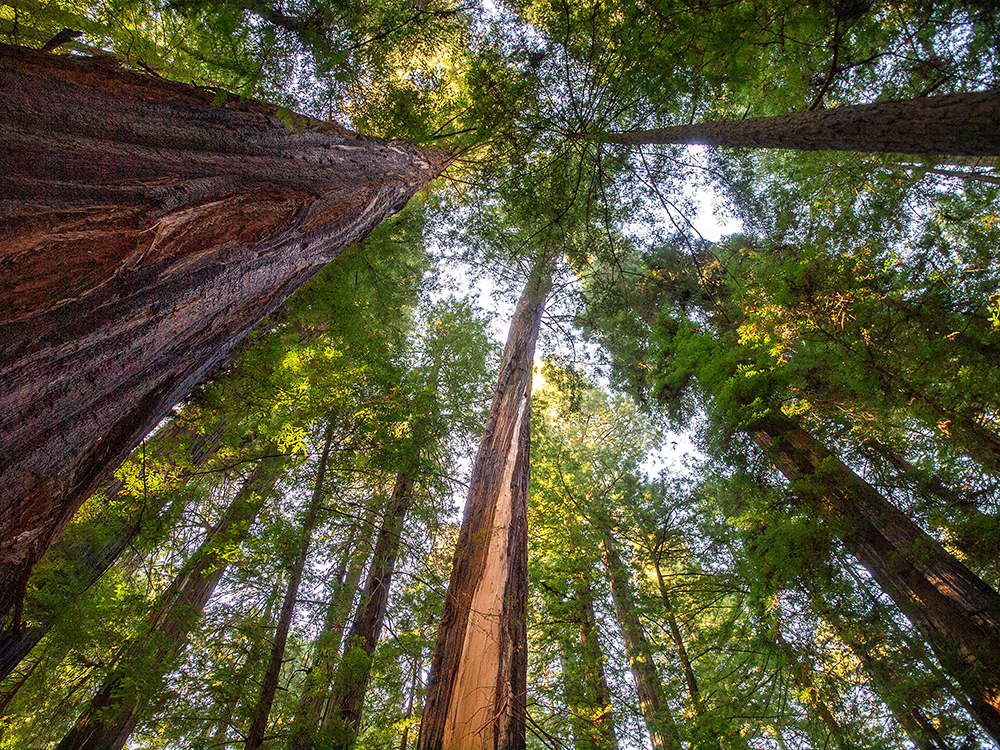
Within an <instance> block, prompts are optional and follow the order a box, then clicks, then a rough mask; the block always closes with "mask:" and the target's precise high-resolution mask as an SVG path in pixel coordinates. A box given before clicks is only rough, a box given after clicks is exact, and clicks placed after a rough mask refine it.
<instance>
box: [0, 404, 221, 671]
mask: <svg viewBox="0 0 1000 750" xmlns="http://www.w3.org/2000/svg"><path fill="white" fill-rule="evenodd" d="M222 427H223V425H222V424H221V423H220V424H219V425H217V427H216V429H215V430H213V431H212V432H211V433H210V434H208V435H198V436H196V437H195V439H194V440H193V441H192V443H191V446H190V448H189V450H188V455H189V459H190V461H191V465H192V466H193V467H195V468H198V467H199V466H201V465H203V464H204V463H205V461H207V460H208V459H209V458H210V457H211V456H212V455H214V453H215V451H216V450H218V447H219V442H220V440H221V438H222ZM163 432H164V433H166V435H164V438H165V439H167V440H170V439H171V438H174V437H176V436H177V435H179V434H180V433H181V432H182V428H181V427H180V426H178V425H177V424H176V423H173V424H172V425H171V426H170V427H168V428H164V430H163ZM161 434H162V433H161ZM157 437H159V435H158V436H157ZM160 444H161V441H160V440H155V441H153V446H154V447H152V449H153V450H154V451H155V450H157V449H156V447H155V446H157V445H160ZM188 476H189V475H182V476H181V478H180V481H184V480H185V479H187V477H188ZM121 489H122V483H121V482H119V481H117V480H115V481H113V482H112V483H111V485H110V486H109V487H108V488H107V490H106V497H107V498H108V500H109V501H110V500H112V499H116V502H120V501H121V498H120V491H121ZM132 500H133V501H134V507H133V508H131V510H130V512H129V513H127V514H125V516H124V517H123V516H122V514H121V513H118V512H116V513H115V514H113V515H98V516H96V517H95V518H93V519H91V520H90V521H89V522H88V524H87V528H86V529H85V532H86V533H84V534H82V535H80V538H75V540H74V541H72V542H70V541H67V540H66V538H65V535H62V536H59V537H57V538H56V540H55V542H54V543H53V545H52V546H51V547H50V548H49V550H48V552H47V553H46V558H47V559H46V564H52V565H54V566H55V568H56V570H57V571H58V573H57V575H56V576H55V577H54V582H55V583H56V584H57V585H58V586H59V590H58V591H53V590H52V588H51V585H50V587H49V588H48V589H47V590H46V591H45V597H44V599H45V601H44V602H36V601H34V600H33V599H31V598H29V599H28V600H27V601H25V602H24V603H23V610H22V606H21V602H16V603H15V610H14V611H15V613H17V614H18V615H19V614H20V613H21V612H22V611H23V612H24V613H25V617H26V618H27V619H28V620H29V621H30V623H31V624H30V625H28V626H27V627H24V626H23V625H22V623H21V619H22V618H21V617H20V616H15V617H13V618H12V619H11V623H10V625H9V627H8V628H7V629H6V630H4V631H3V634H2V635H0V680H3V679H4V678H5V677H6V676H7V675H8V674H10V673H11V671H12V670H14V669H15V668H17V666H18V664H20V663H21V660H22V659H24V658H25V657H26V656H27V655H28V653H29V652H30V651H31V649H32V648H34V647H35V645H36V644H37V643H38V642H39V641H40V640H41V639H42V638H43V637H44V636H45V634H46V633H48V632H49V630H50V629H51V628H52V626H53V625H54V624H55V622H56V621H57V620H58V619H59V617H60V616H61V615H62V614H63V612H64V611H65V610H66V608H67V607H69V606H70V605H71V604H72V603H73V602H74V601H75V600H76V599H77V598H78V597H80V596H81V595H82V594H83V593H84V592H85V591H86V590H87V589H89V588H90V587H91V586H92V585H93V584H94V583H95V582H96V581H97V580H98V579H99V578H100V577H101V576H102V575H104V573H105V572H107V570H108V569H109V568H110V567H111V566H112V565H114V564H115V562H116V561H117V560H118V558H119V557H120V556H121V554H122V552H123V551H124V550H125V549H127V548H128V547H129V546H131V545H132V543H133V542H134V541H135V538H136V537H137V536H138V534H139V530H140V527H141V525H142V519H143V518H144V517H146V518H148V517H150V516H152V515H157V514H158V513H159V512H160V509H161V508H162V501H163V498H162V497H161V496H159V495H154V496H152V497H148V498H147V497H142V498H132ZM81 538H82V539H81Z"/></svg>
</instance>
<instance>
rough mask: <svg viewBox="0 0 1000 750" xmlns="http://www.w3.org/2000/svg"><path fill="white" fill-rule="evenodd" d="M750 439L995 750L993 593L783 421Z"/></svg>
mask: <svg viewBox="0 0 1000 750" xmlns="http://www.w3.org/2000/svg"><path fill="white" fill-rule="evenodd" d="M750 430H751V434H752V436H753V437H754V439H755V440H756V441H757V443H758V444H759V445H760V446H761V447H762V448H763V449H764V452H765V453H766V454H767V455H768V457H769V458H770V459H771V461H772V462H773V463H774V465H775V467H776V468H777V469H778V470H779V471H780V472H781V473H782V474H784V475H785V477H786V478H787V479H788V480H789V481H790V482H793V483H794V489H795V491H796V492H797V493H798V494H799V496H800V497H802V499H803V500H805V501H806V502H808V503H810V507H815V508H816V511H817V513H819V514H820V515H821V516H822V517H823V518H824V519H825V520H826V521H827V523H829V524H830V526H831V528H832V531H833V533H834V534H836V535H837V536H839V538H840V539H841V540H842V541H843V542H844V546H845V547H846V548H847V550H848V551H849V552H850V553H851V554H852V555H854V556H855V557H856V558H857V560H858V561H859V562H860V563H861V564H862V565H863V566H864V567H865V568H866V569H867V570H868V572H869V573H870V574H871V576H872V578H873V579H874V580H875V581H876V583H878V585H879V586H880V587H881V589H882V590H883V591H884V592H885V593H886V594H887V595H888V596H889V597H890V598H891V599H892V600H893V602H895V604H896V606H898V607H899V608H900V610H901V611H902V612H903V614H905V615H906V617H907V618H908V619H909V620H910V622H911V623H913V626H914V627H915V628H916V629H917V631H918V632H919V633H920V634H921V636H922V637H923V638H924V640H926V641H927V644H928V645H929V646H930V647H931V649H932V650H933V651H934V653H935V655H936V656H937V657H938V659H939V660H940V662H941V664H942V666H943V667H944V669H945V671H946V672H947V673H948V674H950V675H951V676H952V677H954V679H955V680H956V681H957V682H958V684H959V685H960V686H961V688H962V690H963V691H964V693H965V695H966V696H967V697H968V699H969V701H970V702H971V707H972V714H973V717H974V718H975V719H976V721H977V722H978V723H979V724H980V725H981V726H982V727H983V729H985V730H986V732H987V733H988V734H989V735H990V736H991V737H992V738H993V740H994V741H995V742H997V743H998V744H1000V650H998V649H997V644H998V643H1000V595H998V594H997V592H996V591H994V590H993V589H992V588H990V587H989V586H987V585H986V584H985V583H983V581H981V580H980V579H979V578H977V577H976V576H975V575H974V574H973V573H972V572H971V571H970V570H969V569H968V568H966V567H965V566H964V565H963V564H962V563H961V562H959V561H958V560H957V559H955V558H954V557H953V556H952V555H950V554H948V553H947V552H946V551H945V550H944V549H943V548H942V547H941V545H939V544H938V543H937V542H936V541H935V540H934V539H932V538H931V537H930V536H928V535H927V534H926V533H924V531H923V530H922V529H920V527H918V526H917V525H916V524H915V523H913V521H911V520H910V519H909V518H907V517H906V516H905V515H904V514H903V513H901V512H900V511H899V509H898V508H896V507H895V506H893V505H892V504H891V503H889V502H888V501H887V500H886V499H885V498H883V497H882V496H881V495H880V494H879V493H878V492H877V491H876V490H875V489H874V488H873V487H871V485H869V484H868V483H867V482H865V481H864V480H863V479H861V478H860V477H859V476H858V475H857V474H855V473H854V472H853V471H851V470H850V469H849V468H848V467H847V466H846V465H844V463H843V462H841V461H840V460H838V459H837V458H836V457H835V456H833V455H832V454H831V453H830V452H829V451H828V450H827V449H826V448H825V447H824V446H822V445H821V444H820V443H818V442H817V441H816V440H814V439H813V438H812V437H811V436H810V435H809V434H808V433H806V432H805V431H804V430H802V429H801V428H800V427H798V425H796V424H795V423H794V422H792V421H791V420H790V419H788V418H786V417H784V416H782V415H780V414H771V415H768V416H767V417H765V418H763V419H761V420H758V421H757V422H756V424H754V425H753V426H752V427H751V428H750Z"/></svg>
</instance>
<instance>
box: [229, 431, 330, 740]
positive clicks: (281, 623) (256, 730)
mask: <svg viewBox="0 0 1000 750" xmlns="http://www.w3.org/2000/svg"><path fill="white" fill-rule="evenodd" d="M333 425H334V422H333V419H331V420H330V422H329V423H328V424H327V427H326V434H325V435H324V436H323V451H322V453H320V457H319V465H318V466H317V467H316V483H315V484H314V485H313V493H312V497H311V498H310V499H309V505H308V507H307V508H306V515H305V518H304V519H303V521H302V528H301V530H300V532H299V551H298V554H297V555H296V557H295V561H294V562H293V564H292V569H291V570H290V571H289V575H288V586H287V588H286V589H285V598H284V601H282V603H281V614H280V615H278V626H277V627H276V628H275V631H274V639H273V640H272V642H271V657H270V659H269V660H268V663H267V668H266V669H265V670H264V679H263V680H262V681H261V688H260V697H259V698H258V699H257V703H256V704H255V705H254V708H253V711H251V713H250V715H251V716H252V721H251V722H250V729H249V730H247V740H246V750H257V748H259V747H260V746H261V745H262V744H263V743H264V732H265V730H266V729H267V719H268V717H269V716H270V715H271V705H272V704H273V703H274V695H275V693H277V692H278V678H279V677H280V676H281V665H282V664H283V663H284V661H285V645H286V644H287V643H288V631H289V630H291V628H292V615H293V614H294V613H295V604H296V602H298V600H299V585H300V584H301V583H302V572H303V571H304V570H305V567H306V559H307V558H308V557H309V545H310V543H311V542H312V535H313V531H314V530H315V529H316V521H317V519H318V518H319V508H320V503H321V501H322V499H323V480H324V479H325V478H326V464H327V461H328V460H329V458H330V446H331V445H332V444H333Z"/></svg>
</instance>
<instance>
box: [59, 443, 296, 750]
mask: <svg viewBox="0 0 1000 750" xmlns="http://www.w3.org/2000/svg"><path fill="white" fill-rule="evenodd" d="M285 465H286V461H285V460H284V459H264V460H262V461H260V462H259V463H258V464H257V466H256V468H255V469H254V470H253V472H252V473H251V474H250V476H249V478H248V479H247V480H246V481H245V482H244V483H243V486H242V487H241V488H240V490H239V492H238V493H237V494H236V497H235V498H234V499H233V501H232V503H231V504H230V505H229V508H228V509H227V510H226V512H225V514H224V515H223V517H222V518H221V519H220V520H219V522H218V523H216V524H215V526H213V527H212V530H211V531H210V532H209V533H208V536H207V537H206V538H205V541H204V542H202V544H201V546H200V547H199V548H198V551H197V552H195V554H194V555H193V556H192V557H191V559H190V560H189V561H188V562H187V563H186V564H185V565H184V567H183V568H182V569H181V570H180V572H179V573H178V574H177V576H176V578H174V580H173V582H172V583H171V584H170V586H169V587H168V588H167V590H166V591H165V592H164V593H163V594H162V595H161V596H160V597H159V599H158V600H157V604H156V607H155V609H154V610H153V612H152V614H151V615H150V617H149V621H148V625H147V637H146V638H142V639H139V640H137V641H136V642H135V643H134V644H133V645H132V646H131V647H130V648H129V650H128V651H127V652H126V654H125V655H124V656H123V658H122V659H121V661H120V663H119V665H118V667H117V668H116V669H115V671H114V672H113V673H112V674H111V675H110V676H109V677H108V678H107V679H106V680H105V682H104V685H103V686H102V687H101V689H100V690H99V691H98V692H97V695H95V696H94V698H93V699H92V700H91V701H90V704H89V705H88V706H87V708H86V709H85V710H84V711H83V713H82V714H81V715H80V717H79V718H78V719H77V720H76V723H75V724H74V725H73V727H72V728H71V729H70V731H69V733H68V734H67V735H66V736H65V737H64V738H63V741H62V742H61V743H59V747H58V750H121V748H123V747H124V746H125V743H126V742H127V741H128V738H129V735H130V734H132V730H133V729H135V726H136V724H137V723H138V721H139V719H140V713H141V712H142V710H143V709H144V708H145V706H146V704H147V703H148V702H149V700H150V699H151V698H152V697H153V696H154V695H155V694H156V692H157V691H158V690H159V689H160V687H161V684H162V681H163V677H164V675H166V673H167V672H168V671H169V669H170V668H171V667H172V666H173V661H174V659H175V658H176V657H177V655H178V654H179V653H180V652H181V650H182V649H183V648H184V645H185V643H187V637H188V633H190V631H191V628H192V627H194V625H195V624H196V623H197V621H198V619H199V618H200V617H201V614H202V612H203V611H204V609H205V605H206V604H207V603H208V600H209V599H210V598H211V597H212V593H213V592H214V591H215V587H216V586H217V585H218V584H219V581H220V580H221V579H222V576H223V574H224V573H225V572H226V568H227V567H228V565H229V559H228V558H229V555H230V553H231V552H232V549H233V547H235V546H237V545H239V544H240V543H241V542H242V541H243V539H244V538H245V537H246V535H247V532H248V531H249V529H250V526H251V525H252V524H253V521H254V519H255V518H256V517H257V513H258V512H259V511H260V509H261V507H262V506H263V505H264V500H265V499H266V497H267V496H268V494H269V493H270V492H271V491H272V490H273V489H274V486H275V484H277V481H278V479H279V477H280V476H281V473H282V470H283V469H284V467H285Z"/></svg>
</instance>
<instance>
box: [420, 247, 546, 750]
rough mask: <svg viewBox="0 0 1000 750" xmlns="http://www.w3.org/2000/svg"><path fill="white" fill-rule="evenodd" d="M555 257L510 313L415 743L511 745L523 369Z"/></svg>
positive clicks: (526, 437) (522, 622)
mask: <svg viewBox="0 0 1000 750" xmlns="http://www.w3.org/2000/svg"><path fill="white" fill-rule="evenodd" d="M555 262H556V256H555V255H554V254H551V255H548V256H546V257H543V258H542V259H540V260H539V261H538V262H537V263H536V264H535V266H534V268H533V269H532V271H531V275H530V277H529V279H528V282H527V284H526V285H525V288H524V292H523V293H522V294H521V298H520V299H519V300H518V303H517V307H516V308H515V310H514V317H513V320H512V321H511V324H510V332H509V334H508V337H507V345H506V347H505V348H504V353H503V359H502V360H501V367H500V377H499V381H498V383H497V387H496V391H495V392H494V394H493V402H492V404H491V406H490V414H489V418H488V419H487V421H486V427H485V429H484V433H483V439H482V442H481V443H480V445H479V452H478V454H477V455H476V460H475V462H474V463H473V467H472V477H471V479H470V483H469V497H468V501H467V503H466V506H465V517H464V518H463V520H462V529H461V532H460V533H459V538H458V547H457V549H456V551H455V557H454V561H453V563H452V571H451V580H450V582H449V584H448V593H447V596H446V597H445V603H444V612H443V615H442V618H441V624H440V626H439V628H438V637H437V643H436V644H435V647H434V656H433V659H432V661H431V674H430V680H429V683H428V687H427V699H426V702H425V705H424V712H423V718H422V720H421V724H420V737H419V739H418V742H417V744H418V747H419V750H483V749H488V750H518V748H523V747H524V746H525V729H526V726H525V721H526V715H525V698H526V689H527V652H526V649H527V632H526V629H525V628H526V626H527V623H526V619H525V616H526V612H525V610H526V606H527V584H528V581H527V575H528V570H527V567H528V566H527V546H528V545H527V515H528V513H527V493H528V471H529V467H528V458H529V455H528V454H529V443H530V439H531V430H530V424H531V422H530V401H531V373H532V365H533V359H534V355H535V343H536V342H537V340H538V330H539V326H540V325H541V318H542V312H543V310H544V308H545V300H546V298H547V297H548V294H549V291H550V289H551V287H552V275H553V271H554V267H555Z"/></svg>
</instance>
